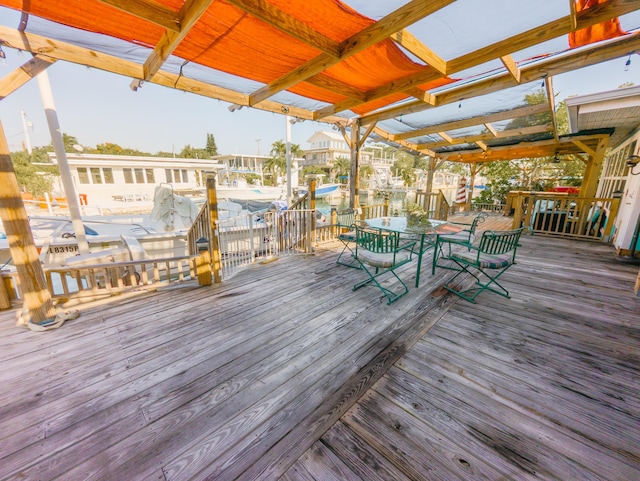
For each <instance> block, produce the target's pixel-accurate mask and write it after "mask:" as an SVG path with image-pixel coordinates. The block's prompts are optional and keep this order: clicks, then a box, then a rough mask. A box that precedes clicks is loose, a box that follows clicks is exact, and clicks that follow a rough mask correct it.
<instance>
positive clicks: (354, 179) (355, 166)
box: [349, 119, 360, 209]
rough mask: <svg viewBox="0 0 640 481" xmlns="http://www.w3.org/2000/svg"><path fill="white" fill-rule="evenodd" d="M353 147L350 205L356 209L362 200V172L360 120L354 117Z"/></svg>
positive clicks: (352, 126)
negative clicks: (360, 177) (359, 176)
mask: <svg viewBox="0 0 640 481" xmlns="http://www.w3.org/2000/svg"><path fill="white" fill-rule="evenodd" d="M349 145H350V147H351V170H350V172H349V195H350V199H349V207H351V208H352V209H355V208H357V207H358V204H359V202H360V200H359V195H360V190H359V185H358V183H359V180H358V175H359V174H360V121H359V120H358V119H354V121H353V123H352V124H351V141H350V142H349Z"/></svg>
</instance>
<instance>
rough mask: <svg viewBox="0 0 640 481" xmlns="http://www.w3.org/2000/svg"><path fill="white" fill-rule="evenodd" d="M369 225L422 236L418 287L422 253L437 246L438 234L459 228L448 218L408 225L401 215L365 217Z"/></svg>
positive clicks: (403, 233) (451, 231)
mask: <svg viewBox="0 0 640 481" xmlns="http://www.w3.org/2000/svg"><path fill="white" fill-rule="evenodd" d="M365 222H366V224H367V225H368V226H370V227H374V228H376V229H382V230H388V231H391V232H399V233H400V234H402V235H408V236H416V237H417V236H420V242H419V250H418V253H417V254H418V267H417V270H416V287H418V286H419V285H420V269H421V267H422V254H424V253H425V252H427V251H428V250H429V249H431V248H432V247H434V246H435V243H436V236H437V235H438V234H452V233H455V232H457V231H459V230H461V229H460V228H458V227H457V226H455V225H453V224H450V223H449V222H447V221H446V220H436V219H429V221H428V223H424V224H420V225H408V223H407V218H406V217H405V216H401V217H374V218H371V219H365Z"/></svg>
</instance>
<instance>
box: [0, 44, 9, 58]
mask: <svg viewBox="0 0 640 481" xmlns="http://www.w3.org/2000/svg"><path fill="white" fill-rule="evenodd" d="M0 58H2V59H5V58H7V54H6V53H4V50H2V45H0Z"/></svg>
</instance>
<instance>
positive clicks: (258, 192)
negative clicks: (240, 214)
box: [216, 177, 286, 201]
mask: <svg viewBox="0 0 640 481" xmlns="http://www.w3.org/2000/svg"><path fill="white" fill-rule="evenodd" d="M216 193H217V196H218V198H219V199H227V200H231V199H238V200H261V201H268V200H278V199H283V198H285V197H286V189H285V187H282V186H279V187H275V186H268V185H257V184H254V185H252V184H249V183H248V182H247V180H246V179H244V178H243V177H235V178H233V179H232V180H230V181H228V182H221V183H220V184H218V185H216Z"/></svg>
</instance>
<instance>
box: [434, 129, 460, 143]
mask: <svg viewBox="0 0 640 481" xmlns="http://www.w3.org/2000/svg"><path fill="white" fill-rule="evenodd" d="M437 134H438V135H439V136H440V137H442V138H443V139H444V142H436V143H437V144H442V145H447V144H453V143H456V142H454V139H453V137H451V136H450V135H448V134H447V133H446V132H437Z"/></svg>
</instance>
